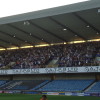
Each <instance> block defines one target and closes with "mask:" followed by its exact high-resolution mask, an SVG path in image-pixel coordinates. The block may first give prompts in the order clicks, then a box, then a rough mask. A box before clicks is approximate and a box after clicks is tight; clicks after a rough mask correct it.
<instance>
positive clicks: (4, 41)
mask: <svg viewBox="0 0 100 100" xmlns="http://www.w3.org/2000/svg"><path fill="white" fill-rule="evenodd" d="M0 41H2V42H5V43H7V44H8V43H9V44H10V43H11V42H9V41H6V40H3V39H0ZM11 44H12V45H14V46H16V47H19V45H17V44H15V43H11Z"/></svg>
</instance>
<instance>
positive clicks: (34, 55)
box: [0, 42, 100, 69]
mask: <svg viewBox="0 0 100 100" xmlns="http://www.w3.org/2000/svg"><path fill="white" fill-rule="evenodd" d="M99 57H100V42H87V43H81V44H80V43H79V44H66V45H56V46H49V47H41V48H30V49H22V50H13V51H4V52H0V68H1V69H2V68H7V69H8V68H9V69H10V68H11V69H22V68H23V69H24V68H44V67H46V65H48V63H49V62H50V61H52V60H53V59H55V58H57V59H58V62H57V61H56V62H57V63H58V67H77V66H98V65H99V64H100V61H98V59H99ZM9 65H11V66H9ZM4 66H6V67H4ZM7 66H8V67H7Z"/></svg>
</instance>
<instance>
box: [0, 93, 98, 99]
mask: <svg viewBox="0 0 100 100" xmlns="http://www.w3.org/2000/svg"><path fill="white" fill-rule="evenodd" d="M40 97H41V95H29V94H0V100H40ZM47 97H48V100H100V97H81V96H51V95H48V96H47Z"/></svg>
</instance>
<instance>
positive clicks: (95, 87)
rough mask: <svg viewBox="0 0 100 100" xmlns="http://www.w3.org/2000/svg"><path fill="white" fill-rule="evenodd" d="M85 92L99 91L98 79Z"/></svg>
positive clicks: (99, 82)
mask: <svg viewBox="0 0 100 100" xmlns="http://www.w3.org/2000/svg"><path fill="white" fill-rule="evenodd" d="M87 92H90V93H92V92H93V93H99V92H100V81H98V82H96V83H95V84H94V85H93V86H92V87H91V88H90V89H89V90H88V91H87Z"/></svg>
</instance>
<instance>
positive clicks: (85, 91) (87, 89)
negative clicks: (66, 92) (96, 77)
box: [84, 82, 96, 92]
mask: <svg viewBox="0 0 100 100" xmlns="http://www.w3.org/2000/svg"><path fill="white" fill-rule="evenodd" d="M95 84H96V82H94V83H92V84H91V85H90V86H89V87H88V88H86V89H85V90H84V92H87V91H88V90H90V89H91V88H92V87H93V86H94V85H95Z"/></svg>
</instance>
